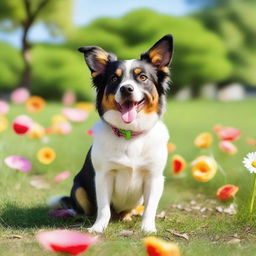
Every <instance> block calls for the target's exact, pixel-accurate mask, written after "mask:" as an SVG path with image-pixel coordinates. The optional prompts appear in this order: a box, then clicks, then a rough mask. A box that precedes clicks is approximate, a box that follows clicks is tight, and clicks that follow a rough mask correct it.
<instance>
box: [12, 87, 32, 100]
mask: <svg viewBox="0 0 256 256" xmlns="http://www.w3.org/2000/svg"><path fill="white" fill-rule="evenodd" d="M29 96H30V93H29V91H28V90H27V89H25V88H18V89H16V90H14V91H13V92H12V94H11V101H12V102H13V103H14V104H21V103H24V102H26V101H27V99H28V98H29Z"/></svg>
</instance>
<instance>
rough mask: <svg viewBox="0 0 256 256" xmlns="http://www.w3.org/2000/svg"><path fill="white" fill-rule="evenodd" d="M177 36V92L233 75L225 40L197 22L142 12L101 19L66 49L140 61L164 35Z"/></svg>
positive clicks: (73, 37) (80, 32) (81, 31)
mask: <svg viewBox="0 0 256 256" xmlns="http://www.w3.org/2000/svg"><path fill="white" fill-rule="evenodd" d="M167 33H171V34H173V35H174V44H175V45H174V46H175V47H174V57H173V64H172V71H173V77H172V79H173V82H174V84H175V87H176V88H180V87H181V86H184V85H192V86H194V88H196V87H199V86H201V85H203V84H204V83H206V82H218V81H221V80H223V79H226V77H228V76H229V75H230V70H231V67H230V63H229V61H228V60H227V57H226V51H225V47H224V45H223V42H222V40H221V39H220V38H219V37H218V36H217V35H215V34H214V33H213V32H210V31H209V30H207V29H205V28H204V27H203V26H202V25H201V24H200V23H199V22H198V21H196V20H195V19H194V18H186V17H170V16H167V15H160V14H158V13H156V12H154V11H151V10H147V9H141V10H136V11H132V12H130V13H128V14H127V15H125V16H123V17H122V18H118V19H113V18H101V19H97V20H95V21H94V22H93V23H91V24H90V25H88V26H85V27H82V28H80V29H78V30H77V31H76V32H75V33H73V35H71V37H70V38H69V40H68V42H67V45H68V46H69V47H71V48H73V49H74V48H78V47H79V46H81V44H82V45H98V46H101V47H102V48H104V49H106V50H108V51H111V52H114V53H115V54H117V55H118V57H119V58H121V59H130V58H139V54H140V53H142V52H144V51H145V50H147V49H149V47H151V46H152V45H153V44H154V43H155V42H156V41H157V40H158V39H159V38H161V37H162V36H163V35H165V34H167Z"/></svg>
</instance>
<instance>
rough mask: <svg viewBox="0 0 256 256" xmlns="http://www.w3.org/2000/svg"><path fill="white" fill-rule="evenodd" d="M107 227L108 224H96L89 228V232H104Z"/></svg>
mask: <svg viewBox="0 0 256 256" xmlns="http://www.w3.org/2000/svg"><path fill="white" fill-rule="evenodd" d="M105 228H106V225H98V224H95V225H93V226H92V227H91V228H88V229H87V230H88V232H89V233H103V231H104V230H105Z"/></svg>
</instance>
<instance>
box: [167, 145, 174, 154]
mask: <svg viewBox="0 0 256 256" xmlns="http://www.w3.org/2000/svg"><path fill="white" fill-rule="evenodd" d="M167 150H168V153H172V152H174V151H175V150H176V145H175V144H174V143H168V144H167Z"/></svg>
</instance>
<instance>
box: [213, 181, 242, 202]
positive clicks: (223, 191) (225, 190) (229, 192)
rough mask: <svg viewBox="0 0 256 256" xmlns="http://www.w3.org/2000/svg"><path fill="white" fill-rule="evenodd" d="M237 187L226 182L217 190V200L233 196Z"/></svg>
mask: <svg viewBox="0 0 256 256" xmlns="http://www.w3.org/2000/svg"><path fill="white" fill-rule="evenodd" d="M238 190H239V188H238V187H237V186H235V185H231V184H227V185H224V186H222V187H220V188H219V189H218V191H217V197H218V199H219V200H228V199H230V198H231V197H233V196H234V195H235V194H236V193H237V192H238Z"/></svg>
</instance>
